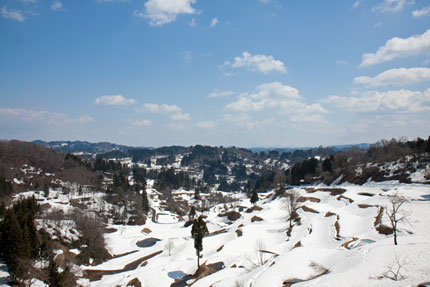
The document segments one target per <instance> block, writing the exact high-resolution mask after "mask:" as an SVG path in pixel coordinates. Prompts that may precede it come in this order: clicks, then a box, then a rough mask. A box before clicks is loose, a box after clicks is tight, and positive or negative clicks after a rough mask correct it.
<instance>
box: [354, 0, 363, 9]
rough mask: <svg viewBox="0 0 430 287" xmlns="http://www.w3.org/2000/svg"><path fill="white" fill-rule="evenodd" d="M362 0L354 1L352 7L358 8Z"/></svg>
mask: <svg viewBox="0 0 430 287" xmlns="http://www.w3.org/2000/svg"><path fill="white" fill-rule="evenodd" d="M361 1H362V0H357V1H355V2H354V4H352V8H354V9H356V8H358V6H360V4H361Z"/></svg>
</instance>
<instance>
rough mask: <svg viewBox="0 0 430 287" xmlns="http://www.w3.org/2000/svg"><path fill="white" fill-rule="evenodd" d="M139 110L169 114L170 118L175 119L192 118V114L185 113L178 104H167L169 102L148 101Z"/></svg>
mask: <svg viewBox="0 0 430 287" xmlns="http://www.w3.org/2000/svg"><path fill="white" fill-rule="evenodd" d="M137 111H139V112H149V113H153V114H165V115H169V118H170V119H172V120H174V121H189V120H191V116H190V114H187V113H183V112H182V109H181V108H180V107H178V106H177V105H167V104H161V105H159V104H150V103H146V104H144V105H143V106H142V107H140V108H139V109H137Z"/></svg>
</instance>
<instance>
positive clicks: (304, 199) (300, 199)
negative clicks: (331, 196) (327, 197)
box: [297, 196, 321, 202]
mask: <svg viewBox="0 0 430 287" xmlns="http://www.w3.org/2000/svg"><path fill="white" fill-rule="evenodd" d="M305 201H310V202H320V201H321V199H319V198H316V197H310V196H300V197H299V198H298V199H297V202H305Z"/></svg>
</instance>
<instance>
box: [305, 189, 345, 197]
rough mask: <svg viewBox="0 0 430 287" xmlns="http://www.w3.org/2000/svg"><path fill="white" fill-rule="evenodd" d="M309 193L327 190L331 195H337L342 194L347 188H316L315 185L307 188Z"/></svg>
mask: <svg viewBox="0 0 430 287" xmlns="http://www.w3.org/2000/svg"><path fill="white" fill-rule="evenodd" d="M305 190H306V192H307V193H314V192H317V191H325V192H330V195H332V196H335V195H340V194H343V193H344V192H345V191H346V189H344V188H325V187H323V188H314V187H309V188H305Z"/></svg>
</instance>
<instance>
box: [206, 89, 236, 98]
mask: <svg viewBox="0 0 430 287" xmlns="http://www.w3.org/2000/svg"><path fill="white" fill-rule="evenodd" d="M231 95H233V92H232V91H217V90H215V91H214V92H212V93H210V94H209V95H208V96H207V97H208V98H221V97H227V96H231Z"/></svg>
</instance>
